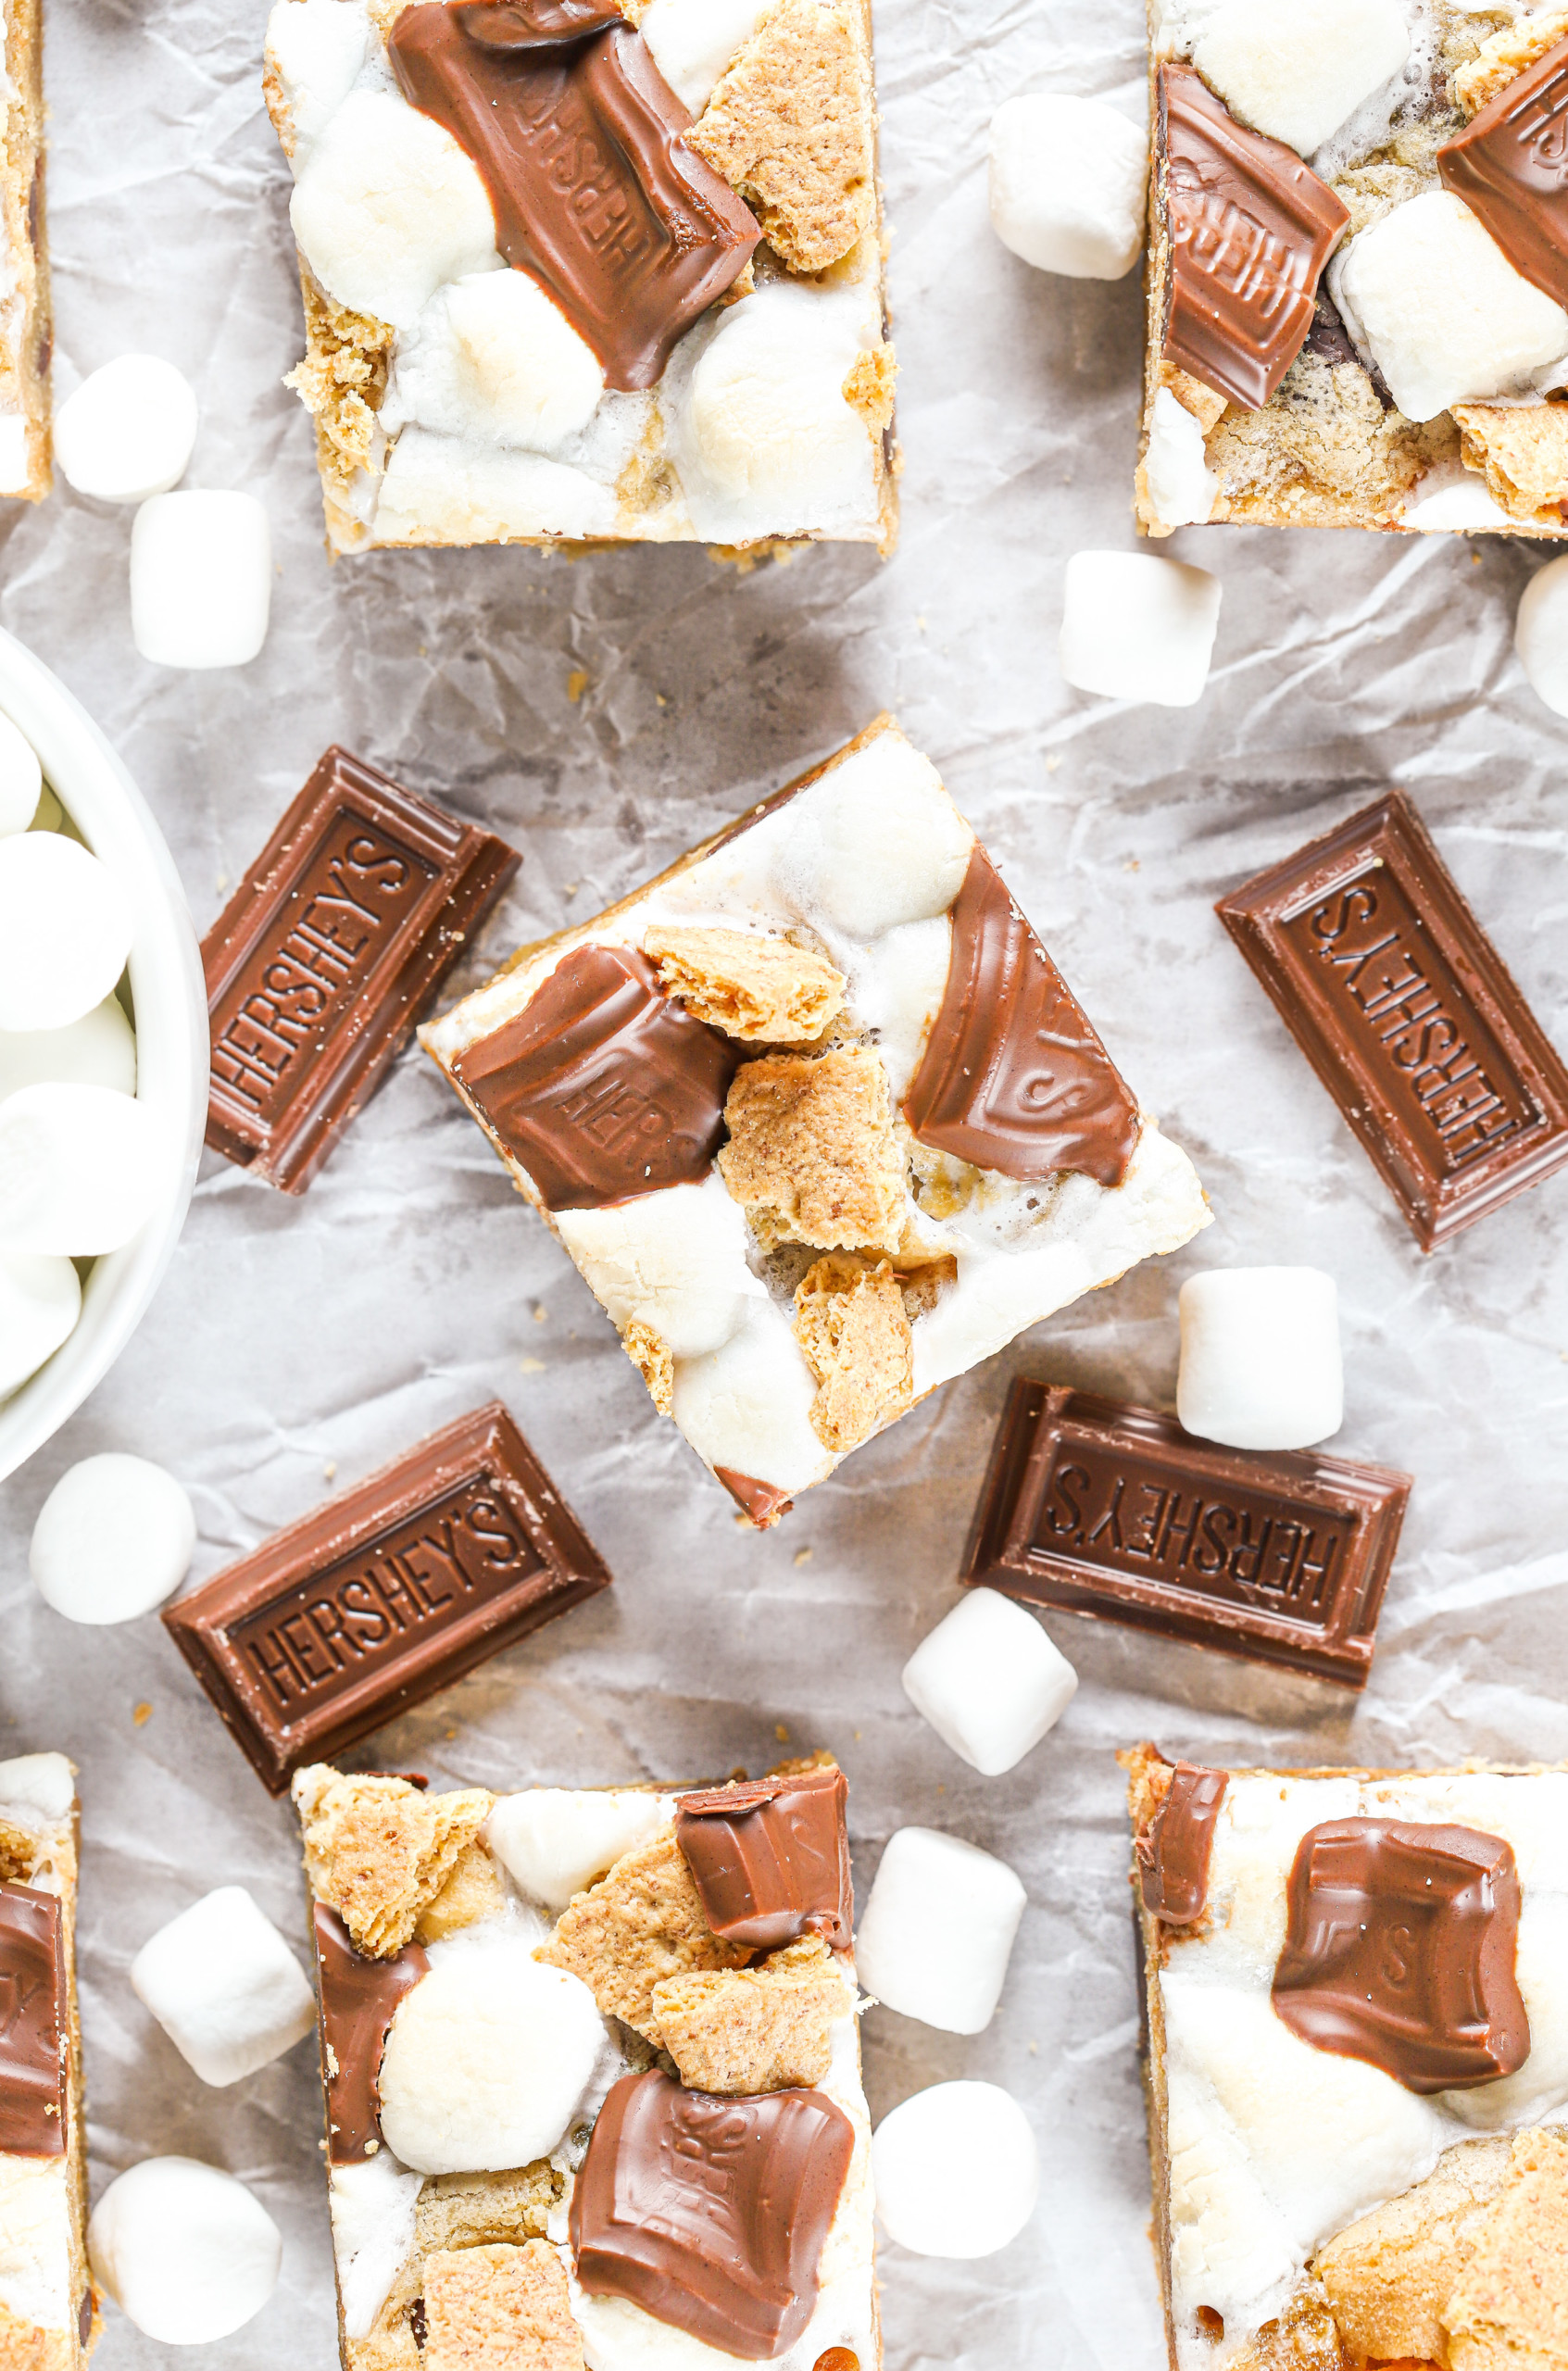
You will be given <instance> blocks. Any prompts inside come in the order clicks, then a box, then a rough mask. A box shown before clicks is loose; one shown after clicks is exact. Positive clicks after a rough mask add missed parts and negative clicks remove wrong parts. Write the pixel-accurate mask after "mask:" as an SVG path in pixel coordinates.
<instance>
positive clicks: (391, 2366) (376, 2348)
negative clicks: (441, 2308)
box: [343, 2306, 421, 2371]
mask: <svg viewBox="0 0 1568 2371" xmlns="http://www.w3.org/2000/svg"><path fill="white" fill-rule="evenodd" d="M343 2360H344V2371H421V2360H420V2349H419V2341H418V2340H416V2338H415V2336H414V2333H413V2331H412V2329H411V2328H410V2327H409V2326H408V2309H407V2306H405V2308H404V2310H403V2311H402V2312H401V2313H400V2314H399V2315H397V2317H396V2319H395V2320H389V2319H388V2317H387V2312H386V2308H385V2307H384V2306H383V2308H382V2310H381V2312H380V2313H379V2314H378V2315H376V2319H375V2326H374V2327H373V2328H372V2329H371V2330H370V2332H369V2333H368V2335H367V2336H366V2337H364V2338H347V2337H345V2339H344V2340H343Z"/></svg>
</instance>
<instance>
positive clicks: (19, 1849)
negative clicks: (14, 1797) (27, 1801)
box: [0, 1819, 40, 2363]
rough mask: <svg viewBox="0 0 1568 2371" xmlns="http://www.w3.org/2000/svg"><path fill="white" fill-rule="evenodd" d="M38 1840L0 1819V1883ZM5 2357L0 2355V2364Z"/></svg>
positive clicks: (14, 1878) (16, 1876)
mask: <svg viewBox="0 0 1568 2371" xmlns="http://www.w3.org/2000/svg"><path fill="white" fill-rule="evenodd" d="M39 1842H40V1839H39V1838H37V1837H36V1836H30V1835H29V1834H28V1832H27V1830H26V1828H25V1827H13V1826H12V1825H11V1823H10V1821H9V1820H5V1819H0V1883H4V1884H6V1885H22V1886H24V1885H26V1883H27V1881H28V1879H29V1877H31V1875H32V1872H33V1870H34V1868H35V1867H36V1866H37V1863H38V1853H39ZM4 2360H5V2357H4V2356H3V2355H0V2363H3V2362H4Z"/></svg>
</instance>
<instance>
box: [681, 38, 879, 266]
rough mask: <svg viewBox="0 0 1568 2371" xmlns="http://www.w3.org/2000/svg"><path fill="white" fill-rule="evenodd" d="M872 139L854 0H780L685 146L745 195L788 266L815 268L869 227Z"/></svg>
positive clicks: (864, 52)
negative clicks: (694, 150) (692, 149)
mask: <svg viewBox="0 0 1568 2371" xmlns="http://www.w3.org/2000/svg"><path fill="white" fill-rule="evenodd" d="M875 133H876V116H875V111H874V108H873V105H872V72H871V57H870V55H869V52H868V45H867V42H866V37H865V28H864V19H863V18H862V16H861V13H860V11H859V7H858V6H855V5H854V0H775V5H774V6H772V7H771V8H770V10H769V11H768V13H767V15H766V16H765V17H764V18H763V19H762V21H761V23H760V24H759V26H758V28H757V31H755V32H754V33H753V34H752V36H751V39H750V40H749V41H748V42H746V44H745V45H744V47H743V48H742V49H741V50H740V51H739V53H738V54H737V56H735V57H734V59H733V60H732V62H731V64H730V65H729V67H728V68H727V69H725V71H724V73H723V74H722V75H721V77H720V79H719V82H718V83H717V84H716V86H715V88H714V91H713V94H712V96H711V97H710V98H709V102H708V105H707V107H705V108H704V109H703V112H702V114H701V116H700V117H699V119H697V121H696V124H694V125H693V127H692V129H691V130H690V131H689V132H687V133H686V134H685V142H686V145H687V146H688V147H689V148H695V149H696V153H697V155H698V156H699V157H704V158H705V159H706V160H707V162H708V163H709V165H711V166H712V168H713V169H714V171H715V172H716V173H721V174H722V175H723V177H724V179H725V180H726V181H727V182H729V184H730V186H731V188H732V189H733V190H734V191H736V192H737V193H738V194H739V195H740V196H741V197H743V198H744V199H745V200H746V204H747V206H749V207H750V208H751V210H752V212H753V213H754V214H755V215H756V217H757V219H758V220H759V222H760V223H761V225H762V232H763V236H764V237H765V238H766V239H767V241H768V243H769V245H771V247H772V249H773V251H774V253H775V254H776V255H777V256H778V257H780V258H781V260H782V261H783V262H784V263H785V264H786V265H787V266H788V267H789V269H790V270H791V271H798V272H816V271H823V270H826V269H827V267H828V265H829V264H832V263H836V262H837V261H838V258H839V257H840V256H843V255H847V253H848V251H849V249H850V248H851V247H852V246H853V245H855V242H856V240H857V239H859V236H860V234H861V232H863V231H864V230H865V229H866V227H867V225H868V224H869V223H870V221H871V219H872V213H873V211H874V210H875V206H876V154H875Z"/></svg>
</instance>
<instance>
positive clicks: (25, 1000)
mask: <svg viewBox="0 0 1568 2371" xmlns="http://www.w3.org/2000/svg"><path fill="white" fill-rule="evenodd" d="M131 933H132V913H131V907H130V902H129V900H128V899H127V897H126V895H125V892H124V891H123V889H122V888H121V887H120V885H119V882H118V881H117V880H116V879H115V877H114V874H113V873H112V872H110V871H109V869H108V866H107V864H105V863H103V862H102V861H101V859H99V858H97V857H95V856H94V854H93V853H92V851H91V849H89V848H84V847H82V843H81V842H80V840H68V839H66V838H65V837H64V836H63V835H62V834H60V833H58V832H16V833H13V834H11V835H10V836H9V837H8V838H5V839H0V1029H7V1030H8V1029H19V1030H32V1029H64V1028H65V1027H67V1026H68V1024H69V1022H73V1021H80V1020H81V1018H82V1014H83V1013H84V1012H91V1010H93V1007H94V1005H96V1004H102V1002H103V1000H104V998H105V997H107V995H108V994H109V992H110V990H111V989H112V988H113V986H114V985H115V982H116V981H117V980H118V979H119V975H120V973H121V972H123V971H124V969H125V959H126V957H127V956H128V955H129V954H130V952H131Z"/></svg>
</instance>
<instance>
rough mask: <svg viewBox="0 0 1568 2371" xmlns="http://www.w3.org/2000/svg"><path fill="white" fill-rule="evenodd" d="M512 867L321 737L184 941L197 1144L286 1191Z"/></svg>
mask: <svg viewBox="0 0 1568 2371" xmlns="http://www.w3.org/2000/svg"><path fill="white" fill-rule="evenodd" d="M519 862H520V859H519V858H518V856H517V854H516V852H515V850H513V849H511V848H509V847H508V846H507V844H506V842H505V841H504V840H498V839H496V838H495V837H494V836H493V834H490V833H489V832H482V831H480V830H479V829H478V828H477V827H476V826H475V825H474V824H471V823H461V822H458V820H457V819H456V817H454V816H451V815H447V814H445V813H444V811H443V810H442V809H440V808H439V807H437V806H435V805H433V802H432V801H431V800H430V799H428V798H421V797H419V796H418V795H417V794H416V793H415V792H414V791H411V790H405V789H404V788H403V786H402V784H399V783H395V782H394V781H393V780H392V777H391V776H390V775H389V774H383V773H382V772H380V771H379V770H378V769H377V768H376V767H374V766H370V765H367V764H366V763H365V762H364V760H363V759H359V758H355V757H351V756H350V755H349V753H348V751H347V750H346V749H340V748H336V747H333V748H331V749H329V750H328V751H327V753H326V755H325V757H324V758H323V759H321V761H320V765H318V766H317V768H316V770H315V772H314V773H313V774H312V775H311V777H310V779H309V781H308V782H307V784H306V785H305V787H304V789H303V790H302V791H301V792H300V794H299V797H297V798H296V799H295V801H294V804H293V805H292V806H291V807H290V808H289V809H288V811H287V813H286V814H285V815H284V816H283V818H282V822H280V823H279V825H278V828H277V830H276V831H275V832H274V833H273V834H272V836H271V838H270V840H269V841H268V843H267V846H266V847H264V848H263V849H262V851H261V854H260V855H259V857H257V860H256V862H255V864H253V865H252V866H251V868H250V871H249V872H248V873H247V874H246V876H245V881H244V882H243V883H242V884H241V886H240V887H239V888H238V889H237V890H236V891H235V893H234V895H233V897H232V898H231V899H230V900H229V903H228V905H227V906H226V907H225V908H224V910H223V911H222V913H221V914H220V916H219V918H218V920H217V922H214V924H213V926H212V928H211V929H210V930H209V931H208V933H207V936H206V938H205V939H204V940H203V941H202V962H203V965H204V967H205V969H206V972H207V1007H208V1010H209V1013H210V1016H211V1026H212V1082H211V1087H210V1092H209V1098H208V1104H207V1143H208V1144H209V1145H211V1146H212V1148H213V1149H214V1150H215V1151H217V1152H220V1153H224V1154H226V1155H227V1157H228V1158H229V1160H233V1161H238V1162H240V1163H241V1164H242V1166H245V1167H247V1168H250V1169H252V1170H254V1171H255V1173H256V1174H257V1176H258V1177H265V1178H266V1179H267V1180H268V1182H269V1183H270V1185H273V1186H282V1189H283V1191H284V1192H285V1193H289V1194H299V1193H303V1192H304V1190H305V1188H306V1186H308V1185H309V1183H310V1180H311V1178H312V1177H313V1176H314V1175H315V1173H316V1172H317V1170H318V1169H320V1165H321V1163H322V1162H323V1161H324V1160H325V1159H326V1157H327V1155H328V1153H329V1152H331V1150H332V1146H333V1145H334V1144H335V1143H336V1141H337V1139H338V1137H339V1135H341V1134H342V1132H343V1130H344V1129H345V1127H346V1126H347V1125H348V1123H349V1122H350V1121H351V1120H352V1119H353V1118H354V1116H355V1114H356V1112H357V1111H358V1110H359V1109H360V1107H361V1105H362V1104H363V1103H364V1102H365V1101H366V1099H367V1098H368V1097H369V1096H370V1094H371V1093H372V1092H373V1090H374V1089H375V1088H376V1087H377V1086H378V1085H380V1083H381V1080H382V1078H383V1076H384V1074H385V1073H386V1072H387V1071H388V1070H389V1069H390V1068H391V1067H392V1064H393V1063H394V1062H395V1060H396V1059H397V1056H398V1054H399V1053H400V1052H401V1050H402V1048H404V1046H406V1045H407V1044H408V1039H409V1037H410V1035H412V1033H413V1028H414V1023H415V1022H417V1021H418V1020H419V1018H420V1014H421V1012H422V1011H423V1010H424V1009H425V1007H426V1006H427V1005H428V1004H429V1002H430V1000H431V998H432V997H433V996H434V994H435V992H436V990H437V989H438V988H439V987H440V985H441V983H442V981H443V980H444V979H445V977H446V974H447V973H448V972H450V971H451V969H452V967H453V965H454V964H455V963H456V962H457V961H458V959H459V957H460V956H461V955H462V953H463V951H464V947H465V945H466V943H467V940H468V938H469V937H470V934H471V933H472V932H473V931H474V930H475V929H477V927H478V925H479V923H480V922H482V921H483V918H484V916H485V915H486V914H487V913H488V912H489V910H490V909H491V907H492V906H493V905H494V904H495V900H496V898H497V897H499V896H500V894H501V892H502V890H503V889H504V888H505V887H506V885H507V884H508V881H509V880H510V879H511V877H512V875H513V873H514V872H516V871H517V868H518V864H519Z"/></svg>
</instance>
